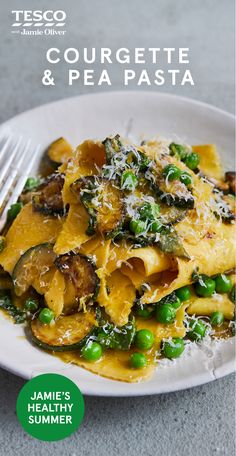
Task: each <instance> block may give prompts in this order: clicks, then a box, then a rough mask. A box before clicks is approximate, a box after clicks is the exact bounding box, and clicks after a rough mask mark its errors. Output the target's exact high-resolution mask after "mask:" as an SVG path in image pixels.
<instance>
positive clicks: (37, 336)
mask: <svg viewBox="0 0 236 456" xmlns="http://www.w3.org/2000/svg"><path fill="white" fill-rule="evenodd" d="M95 328H96V315H95V312H94V311H89V312H86V313H83V312H78V313H76V314H73V315H66V316H61V317H59V318H58V319H57V320H56V321H55V323H53V324H51V325H45V324H43V323H41V322H40V321H39V320H38V319H35V320H32V321H31V324H30V331H31V334H30V336H31V340H32V342H34V343H35V344H36V345H38V346H39V347H40V348H43V349H44V350H50V351H55V352H62V351H73V350H79V349H80V348H81V347H82V346H83V345H84V344H85V343H86V341H87V340H88V339H89V337H91V336H92V334H93V331H94V330H95Z"/></svg>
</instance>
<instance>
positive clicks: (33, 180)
mask: <svg viewBox="0 0 236 456" xmlns="http://www.w3.org/2000/svg"><path fill="white" fill-rule="evenodd" d="M39 183H40V179H38V178H37V177H28V179H27V180H26V183H25V186H24V190H25V191H26V192H30V191H32V190H35V189H36V188H37V187H38V185H39Z"/></svg>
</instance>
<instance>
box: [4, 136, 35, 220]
mask: <svg viewBox="0 0 236 456" xmlns="http://www.w3.org/2000/svg"><path fill="white" fill-rule="evenodd" d="M28 149H29V153H28V154H26V156H25V160H24V163H27V162H28V163H27V166H26V168H25V169H24V171H23V174H22V175H21V176H20V178H19V180H18V181H17V184H16V186H15V188H14V190H13V192H12V194H11V196H10V198H9V200H8V202H7V204H6V206H5V207H4V211H3V213H2V217H5V216H6V215H7V211H8V209H9V207H10V206H11V205H12V204H13V203H14V202H15V201H16V200H17V198H18V196H19V195H20V194H21V192H22V190H23V188H24V186H25V181H26V178H27V177H28V175H29V173H30V171H31V169H32V168H33V166H34V163H35V162H36V160H37V158H38V152H39V149H40V145H38V146H37V147H36V149H35V150H34V153H33V154H32V150H31V148H30V144H29V148H28ZM31 154H32V157H31ZM29 158H30V160H29Z"/></svg>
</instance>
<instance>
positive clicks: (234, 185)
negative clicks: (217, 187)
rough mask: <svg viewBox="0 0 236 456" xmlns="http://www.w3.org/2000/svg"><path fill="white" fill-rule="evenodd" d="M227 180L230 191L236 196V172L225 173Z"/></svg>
mask: <svg viewBox="0 0 236 456" xmlns="http://www.w3.org/2000/svg"><path fill="white" fill-rule="evenodd" d="M225 180H226V182H227V183H228V184H229V189H230V191H231V193H233V194H234V195H235V194H236V172H235V171H228V172H227V173H225Z"/></svg>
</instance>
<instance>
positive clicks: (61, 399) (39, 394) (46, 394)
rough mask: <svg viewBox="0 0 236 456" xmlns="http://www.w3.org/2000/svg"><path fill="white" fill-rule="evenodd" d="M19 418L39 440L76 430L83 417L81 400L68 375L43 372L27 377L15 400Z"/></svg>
mask: <svg viewBox="0 0 236 456" xmlns="http://www.w3.org/2000/svg"><path fill="white" fill-rule="evenodd" d="M16 413H17V416H18V419H19V421H20V423H21V425H22V427H23V428H24V430H25V431H26V432H28V434H30V435H31V436H32V437H35V438H36V439H39V440H47V441H53V440H62V439H64V438H65V437H68V436H69V435H70V434H72V432H74V431H76V430H77V429H78V427H79V425H80V423H81V422H82V420H83V416H84V399H83V396H82V394H81V392H80V390H79V388H78V387H77V386H76V385H75V383H73V382H72V381H71V380H69V378H67V377H64V376H63V375H58V374H43V375H38V376H37V377H34V378H32V380H29V381H28V382H27V383H26V384H25V385H24V386H23V388H22V389H21V391H20V394H19V396H18V399H17V403H16Z"/></svg>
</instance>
